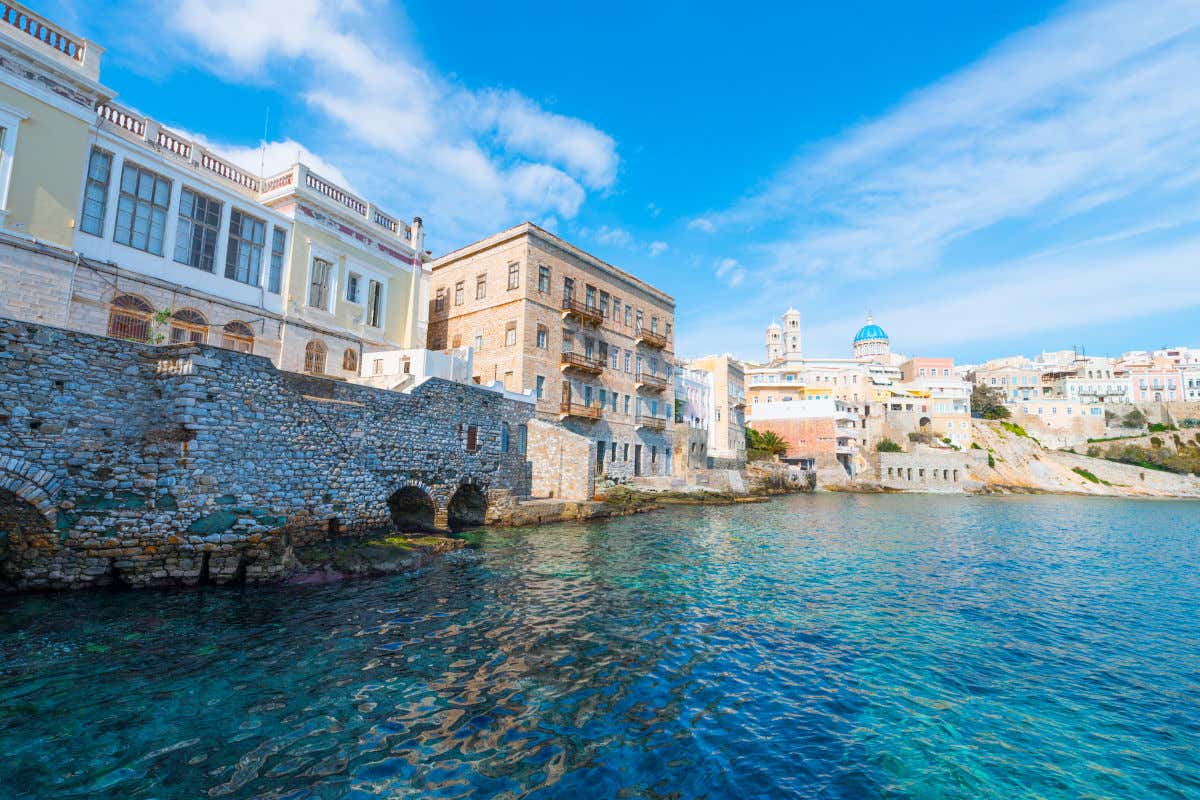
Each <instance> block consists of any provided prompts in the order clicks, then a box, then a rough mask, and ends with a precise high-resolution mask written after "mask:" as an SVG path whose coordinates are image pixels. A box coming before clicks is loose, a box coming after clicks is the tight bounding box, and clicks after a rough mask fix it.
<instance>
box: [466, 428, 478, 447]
mask: <svg viewBox="0 0 1200 800" xmlns="http://www.w3.org/2000/svg"><path fill="white" fill-rule="evenodd" d="M478 436H479V429H478V428H476V427H475V426H474V425H468V426H467V452H470V453H473V452H475V449H476V447H477V446H478V444H479V442H478Z"/></svg>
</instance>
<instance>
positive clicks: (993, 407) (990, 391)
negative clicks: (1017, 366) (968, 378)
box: [971, 383, 1012, 419]
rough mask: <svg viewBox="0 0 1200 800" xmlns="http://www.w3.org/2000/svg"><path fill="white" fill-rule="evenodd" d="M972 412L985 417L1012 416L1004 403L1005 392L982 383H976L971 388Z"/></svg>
mask: <svg viewBox="0 0 1200 800" xmlns="http://www.w3.org/2000/svg"><path fill="white" fill-rule="evenodd" d="M971 414H972V416H976V417H983V418H984V419H1008V417H1010V416H1012V415H1011V413H1010V412H1009V410H1008V408H1007V407H1006V406H1005V405H1004V393H1003V392H1001V391H1000V390H999V389H997V388H995V387H994V386H984V385H983V384H982V383H977V384H975V386H974V387H973V388H972V389H971Z"/></svg>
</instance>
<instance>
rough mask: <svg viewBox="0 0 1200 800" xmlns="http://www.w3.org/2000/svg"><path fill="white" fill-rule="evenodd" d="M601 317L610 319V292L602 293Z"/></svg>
mask: <svg viewBox="0 0 1200 800" xmlns="http://www.w3.org/2000/svg"><path fill="white" fill-rule="evenodd" d="M600 316H601V317H603V318H604V319H608V292H601V293H600Z"/></svg>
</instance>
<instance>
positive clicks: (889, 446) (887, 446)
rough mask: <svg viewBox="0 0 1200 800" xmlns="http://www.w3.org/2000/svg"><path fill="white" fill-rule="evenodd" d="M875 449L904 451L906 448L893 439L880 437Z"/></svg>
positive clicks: (887, 451)
mask: <svg viewBox="0 0 1200 800" xmlns="http://www.w3.org/2000/svg"><path fill="white" fill-rule="evenodd" d="M875 449H876V450H878V451H879V452H880V453H902V452H904V448H902V447H901V446H900V445H898V444H897V443H896V442H893V441H892V440H891V439H886V438H885V439H880V440H879V444H877V445H875Z"/></svg>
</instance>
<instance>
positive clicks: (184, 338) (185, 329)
mask: <svg viewBox="0 0 1200 800" xmlns="http://www.w3.org/2000/svg"><path fill="white" fill-rule="evenodd" d="M207 338H208V320H207V319H205V317H204V315H203V314H201V313H200V312H199V311H196V310H195V309H193V308H181V309H179V310H178V311H176V312H175V313H173V314H171V344H183V343H184V342H194V343H196V344H204V340H205V339H207Z"/></svg>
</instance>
